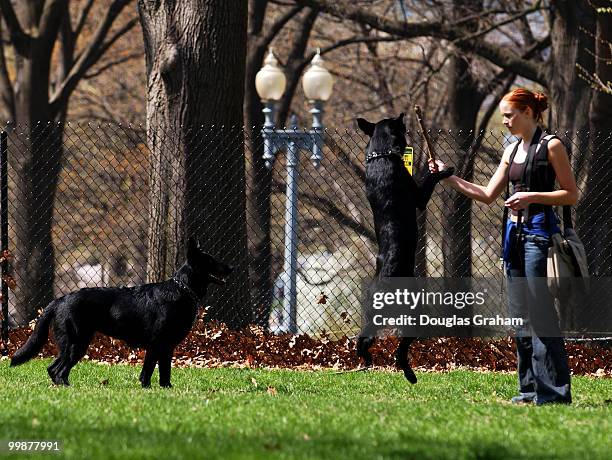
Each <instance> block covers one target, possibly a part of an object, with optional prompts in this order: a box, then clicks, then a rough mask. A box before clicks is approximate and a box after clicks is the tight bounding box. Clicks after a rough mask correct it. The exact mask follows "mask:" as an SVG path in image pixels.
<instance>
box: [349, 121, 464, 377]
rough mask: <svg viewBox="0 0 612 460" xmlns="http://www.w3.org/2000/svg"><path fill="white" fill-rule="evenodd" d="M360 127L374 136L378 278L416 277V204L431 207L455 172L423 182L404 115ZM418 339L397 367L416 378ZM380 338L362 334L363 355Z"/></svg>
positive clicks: (370, 187)
mask: <svg viewBox="0 0 612 460" xmlns="http://www.w3.org/2000/svg"><path fill="white" fill-rule="evenodd" d="M357 124H358V125H359V128H361V130H362V131H363V132H364V133H365V134H367V135H368V136H369V137H370V140H369V142H368V145H367V150H366V195H367V197H368V201H369V202H370V206H371V208H372V213H373V215H374V229H375V231H376V240H377V241H378V257H377V258H376V277H377V278H378V279H380V278H392V277H414V267H415V257H416V249H417V247H416V245H417V237H418V228H417V218H416V209H417V208H419V209H421V210H423V209H425V206H426V205H427V202H428V201H429V199H430V198H431V194H432V193H433V190H434V187H435V185H436V184H437V183H438V182H439V181H440V180H441V179H445V178H446V177H449V176H451V175H452V174H453V172H454V171H453V169H452V168H449V169H447V170H445V171H442V172H438V173H431V174H428V175H426V176H425V179H424V181H423V183H422V184H421V185H420V186H419V185H417V184H416V182H415V181H414V179H413V178H412V176H411V175H410V174H409V173H408V171H407V170H406V167H405V166H404V162H403V159H402V155H403V153H404V150H405V148H406V126H405V125H404V114H403V113H402V114H400V116H399V117H397V118H386V119H384V120H381V121H379V122H378V123H370V122H369V121H366V120H364V119H363V118H358V119H357ZM413 340H414V338H412V337H403V338H402V339H401V340H400V344H399V346H398V348H397V351H396V354H395V358H396V363H397V366H398V367H399V368H400V369H402V370H403V371H404V375H405V376H406V378H407V379H408V380H409V381H410V382H411V383H416V381H417V379H416V376H415V375H414V372H413V371H412V368H411V367H410V363H409V362H408V347H409V346H410V344H411V343H412V341H413ZM373 343H374V337H371V336H364V335H362V336H360V337H359V339H358V340H357V355H358V356H359V357H361V358H363V359H364V362H365V365H366V366H370V365H371V364H372V355H371V353H370V351H369V349H370V347H371V346H372V344H373Z"/></svg>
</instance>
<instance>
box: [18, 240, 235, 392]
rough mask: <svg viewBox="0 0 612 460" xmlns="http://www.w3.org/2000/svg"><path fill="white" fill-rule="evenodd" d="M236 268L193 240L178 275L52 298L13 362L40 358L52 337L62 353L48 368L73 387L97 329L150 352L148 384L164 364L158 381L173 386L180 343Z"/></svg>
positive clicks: (146, 362) (145, 372) (55, 377)
mask: <svg viewBox="0 0 612 460" xmlns="http://www.w3.org/2000/svg"><path fill="white" fill-rule="evenodd" d="M232 270H233V267H231V266H229V265H226V264H224V263H222V262H219V261H217V260H215V259H214V258H213V257H212V256H210V255H208V254H206V253H205V252H203V251H202V250H201V249H200V246H199V244H196V242H195V241H194V240H193V239H189V242H188V244H187V260H186V261H185V263H184V264H183V265H182V266H181V267H180V268H179V269H178V270H177V271H176V273H175V274H174V276H173V278H172V279H170V280H168V281H163V282H161V283H151V284H144V285H141V286H135V287H130V288H114V287H110V288H86V289H81V290H79V291H76V292H73V293H71V294H68V295H65V296H63V297H60V298H59V299H55V300H53V301H52V302H51V303H50V304H49V305H48V306H47V308H45V310H44V311H43V313H42V316H41V317H40V318H39V319H38V322H37V323H36V327H35V328H34V332H33V333H32V335H31V336H30V338H29V339H28V340H27V342H26V343H25V345H23V346H22V347H21V348H20V349H19V350H17V351H16V352H15V354H14V355H13V357H12V359H11V366H17V365H19V364H22V363H25V362H26V361H29V360H30V359H32V358H33V357H34V356H36V355H37V354H38V353H39V352H40V350H41V349H42V347H43V346H44V344H45V343H46V342H47V337H48V335H49V326H50V325H51V324H52V325H53V335H54V337H55V342H56V344H57V348H58V349H59V354H58V356H57V358H56V359H55V361H53V363H52V364H51V365H50V366H49V367H48V368H47V371H48V372H49V376H50V377H51V380H53V383H55V384H57V385H69V383H68V374H69V373H70V370H71V369H72V368H73V367H74V366H75V365H76V363H77V362H78V361H79V360H80V359H81V358H82V357H83V356H84V355H85V353H86V352H87V348H88V347H89V344H90V342H91V340H92V339H93V336H94V334H95V333H96V332H101V333H103V334H105V335H108V336H111V337H114V338H116V339H121V340H124V341H125V342H127V344H128V345H129V346H131V347H143V348H145V350H146V354H145V360H144V365H143V367H142V372H141V373H140V382H141V384H142V386H143V387H149V386H150V385H151V375H152V374H153V371H154V369H155V365H156V364H158V363H159V384H160V386H162V387H171V386H172V385H171V384H170V367H171V364H172V355H173V353H174V349H175V348H176V346H177V345H178V344H179V343H180V342H181V341H182V340H183V339H184V338H185V337H186V336H187V334H188V333H189V331H190V330H191V328H192V327H193V324H194V321H195V319H196V316H197V313H198V307H200V306H201V305H202V303H203V301H204V297H205V296H206V289H207V287H208V284H209V283H210V282H214V283H216V284H225V278H226V277H227V276H228V275H229V274H230V273H231V271H232Z"/></svg>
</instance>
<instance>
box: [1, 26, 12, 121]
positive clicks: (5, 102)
mask: <svg viewBox="0 0 612 460" xmlns="http://www.w3.org/2000/svg"><path fill="white" fill-rule="evenodd" d="M0 35H2V21H0ZM0 101H2V106H3V108H1V109H0V116H1V117H2V120H1V121H2V122H6V121H7V120H14V119H15V92H14V91H13V85H11V80H10V78H9V75H8V70H7V68H6V60H5V58H4V45H0Z"/></svg>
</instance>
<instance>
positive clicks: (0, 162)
mask: <svg viewBox="0 0 612 460" xmlns="http://www.w3.org/2000/svg"><path fill="white" fill-rule="evenodd" d="M0 233H1V235H2V237H1V241H0V244H1V246H2V255H3V256H4V255H5V251H8V134H7V133H6V132H5V131H2V132H0ZM1 271H2V343H3V344H4V346H3V347H2V353H3V354H5V355H6V354H7V353H8V300H9V299H8V296H9V293H8V284H7V282H6V280H5V278H4V277H5V276H8V272H9V262H8V257H3V258H2V264H1Z"/></svg>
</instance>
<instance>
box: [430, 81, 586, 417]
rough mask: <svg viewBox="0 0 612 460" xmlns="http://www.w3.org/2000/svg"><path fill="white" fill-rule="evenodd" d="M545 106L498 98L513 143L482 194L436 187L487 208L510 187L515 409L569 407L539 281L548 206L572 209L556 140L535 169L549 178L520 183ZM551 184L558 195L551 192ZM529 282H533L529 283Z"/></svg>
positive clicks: (507, 257) (550, 227)
mask: <svg viewBox="0 0 612 460" xmlns="http://www.w3.org/2000/svg"><path fill="white" fill-rule="evenodd" d="M547 107H548V103H547V97H546V95H544V94H542V93H534V92H531V91H529V90H527V89H523V88H518V89H515V90H513V91H511V92H510V93H508V94H506V95H505V96H504V97H503V99H502V101H501V102H500V104H499V110H500V112H501V115H502V117H503V123H504V126H505V127H506V128H508V130H509V131H510V133H511V134H513V135H515V136H517V137H518V138H519V140H518V141H517V142H515V143H513V144H511V145H509V146H508V147H507V148H506V149H505V151H504V153H503V156H502V159H501V162H500V164H499V166H498V168H497V171H495V174H493V177H492V178H491V180H490V181H489V184H488V185H487V186H486V187H485V186H482V185H477V184H474V183H471V182H468V181H465V180H463V179H461V178H459V177H457V176H450V177H449V178H448V179H445V180H443V181H442V183H444V184H448V185H450V186H451V187H453V188H454V189H455V190H457V191H458V192H460V193H463V194H464V195H466V196H468V197H470V198H472V199H474V200H478V201H480V202H482V203H486V204H489V205H490V204H492V203H493V202H494V201H495V200H496V198H497V197H498V196H499V195H500V194H501V193H502V191H503V190H504V189H505V188H506V186H507V184H508V181H510V183H511V184H512V186H513V194H512V196H510V197H509V198H508V199H507V200H506V201H505V206H506V207H507V208H509V211H510V212H509V218H508V219H507V221H506V222H504V225H505V232H504V233H505V238H504V267H505V273H506V276H507V279H508V305H509V309H510V314H518V315H519V316H521V317H526V318H528V323H529V324H527V325H526V327H527V328H528V329H527V332H526V333H519V334H518V336H517V337H516V338H515V342H516V349H517V359H518V375H519V391H520V393H519V395H518V396H515V397H513V398H512V402H513V403H516V404H523V403H537V404H538V405H542V404H547V403H566V404H569V403H571V391H570V371H569V365H568V360H567V353H566V351H565V345H564V341H563V338H562V337H561V331H560V330H559V328H558V318H557V314H556V310H555V308H554V299H553V298H552V296H551V295H550V294H549V292H548V290H547V288H546V283H543V282H542V278H545V277H546V258H547V254H548V248H549V247H550V244H551V243H550V236H551V234H552V233H555V232H558V231H559V228H558V226H557V224H558V220H557V218H556V216H555V214H554V212H553V210H552V206H557V205H574V204H576V201H577V199H578V190H577V187H576V181H575V179H574V175H573V172H572V170H571V166H570V162H569V158H568V155H567V151H566V150H565V147H564V145H563V144H562V143H561V141H560V140H559V139H556V138H552V139H550V140H549V142H548V153H547V158H548V165H546V163H542V162H540V163H542V164H543V166H542V167H543V168H552V171H546V170H545V171H544V172H545V173H546V172H549V173H550V175H549V176H546V174H544V175H543V176H542V175H540V176H538V178H536V182H538V183H535V184H534V183H533V182H534V180H533V177H534V176H531V178H530V179H527V178H526V175H524V174H523V173H524V171H525V164H526V163H527V160H528V158H529V156H530V155H534V154H535V152H536V149H537V147H538V145H539V143H540V140H541V139H542V138H543V137H544V135H545V133H543V131H542V129H541V128H540V127H539V124H540V123H541V122H542V112H543V111H545V110H546V109H547ZM530 147H531V149H530ZM446 167H447V166H446V165H445V164H444V163H443V162H441V161H436V164H434V163H433V161H430V163H429V169H430V170H431V171H435V170H440V169H445V168H446ZM541 177H550V180H549V181H545V180H544V179H541ZM555 178H556V181H557V183H558V185H559V189H558V190H554V191H553V188H554V187H553V186H554V179H555ZM528 183H530V186H529V187H528V186H527V184H528ZM534 190H537V191H534ZM535 277H540V279H539V280H536V279H534V278H535ZM530 278H531V280H530ZM521 279H522V283H523V284H521ZM511 281H516V283H515V282H511ZM525 283H527V285H528V286H526V285H525ZM537 322H539V323H540V325H538V324H536V323H537ZM542 324H545V326H541V325H542ZM551 327H552V328H554V331H553V333H551V332H550V331H551ZM538 330H539V331H543V330H546V333H544V334H543V333H542V332H540V334H538ZM542 335H549V336H548V337H546V336H542ZM551 335H555V337H551Z"/></svg>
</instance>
